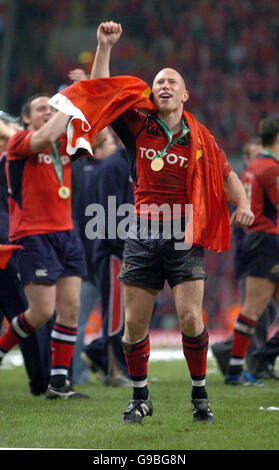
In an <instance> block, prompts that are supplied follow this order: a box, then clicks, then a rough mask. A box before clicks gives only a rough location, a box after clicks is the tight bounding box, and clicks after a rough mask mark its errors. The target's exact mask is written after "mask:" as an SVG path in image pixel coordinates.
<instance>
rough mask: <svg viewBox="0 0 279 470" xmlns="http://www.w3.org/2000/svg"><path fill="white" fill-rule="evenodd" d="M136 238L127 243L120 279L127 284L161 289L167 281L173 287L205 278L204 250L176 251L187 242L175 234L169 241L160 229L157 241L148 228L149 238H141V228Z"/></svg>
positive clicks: (196, 248) (135, 234)
mask: <svg viewBox="0 0 279 470" xmlns="http://www.w3.org/2000/svg"><path fill="white" fill-rule="evenodd" d="M133 235H134V236H133V237H129V238H128V239H127V240H126V242H125V247H124V252H123V262H122V265H121V268H120V272H119V274H118V279H119V280H120V281H122V282H123V283H125V284H130V285H134V286H139V287H145V288H151V289H156V290H162V289H163V288H164V283H165V281H167V282H168V284H169V286H170V288H173V287H174V286H175V285H177V284H180V283H181V282H184V281H189V280H192V279H206V269H205V262H204V248H202V247H198V246H192V247H191V248H189V249H177V247H178V246H180V247H181V244H182V242H183V241H184V235H182V238H180V239H179V238H177V236H175V235H174V234H173V233H172V234H171V236H170V238H169V239H166V238H165V236H164V232H163V228H162V227H161V226H159V230H158V233H157V238H155V237H154V233H151V229H150V227H149V228H148V233H147V236H145V237H144V238H143V237H141V234H140V231H139V226H138V227H137V228H136V229H135V233H134V234H133Z"/></svg>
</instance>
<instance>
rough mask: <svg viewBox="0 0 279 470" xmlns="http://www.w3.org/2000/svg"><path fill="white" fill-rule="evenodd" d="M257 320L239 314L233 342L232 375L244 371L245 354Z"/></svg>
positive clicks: (230, 363)
mask: <svg viewBox="0 0 279 470" xmlns="http://www.w3.org/2000/svg"><path fill="white" fill-rule="evenodd" d="M256 324H257V322H256V321H254V320H250V319H249V318H247V317H245V316H244V315H242V314H241V313H240V314H239V316H238V318H237V320H236V322H235V325H234V332H233V344H232V351H231V356H230V361H229V370H228V373H229V374H230V375H236V374H239V373H240V372H241V371H242V367H243V364H244V359H245V355H246V352H247V349H248V347H249V345H250V342H251V340H252V336H253V334H254V332H255V328H256Z"/></svg>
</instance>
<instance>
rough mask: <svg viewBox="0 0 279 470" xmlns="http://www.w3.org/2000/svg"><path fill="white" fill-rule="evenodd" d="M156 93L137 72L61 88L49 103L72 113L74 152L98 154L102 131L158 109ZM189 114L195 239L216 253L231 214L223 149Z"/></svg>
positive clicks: (224, 242) (223, 244)
mask: <svg viewBox="0 0 279 470" xmlns="http://www.w3.org/2000/svg"><path fill="white" fill-rule="evenodd" d="M150 93H151V90H150V88H149V87H148V85H147V84H146V83H145V82H144V81H142V80H140V79H139V78H136V77H131V76H118V77H111V78H96V79H92V80H82V81H80V82H77V83H75V84H73V85H71V86H69V87H67V88H65V89H64V90H63V91H61V92H60V93H57V94H56V95H55V96H53V97H52V98H51V99H50V101H49V103H50V104H51V105H52V106H54V107H55V108H57V109H58V110H60V111H62V112H63V113H65V114H68V115H69V116H71V120H70V122H69V124H68V129H67V135H68V146H67V151H68V153H69V154H70V155H72V154H74V153H75V152H76V150H77V149H78V148H85V149H87V150H88V151H89V152H90V153H91V154H92V149H91V147H92V145H93V143H94V140H95V137H96V135H97V133H98V132H100V131H101V130H102V129H104V127H106V126H108V125H109V124H111V123H112V122H113V121H114V120H115V119H116V118H117V117H119V116H120V115H121V114H122V113H123V112H124V111H126V110H127V109H136V108H137V109H144V110H145V111H156V107H155V105H154V103H153V102H152V101H151V100H150V99H149V96H150ZM183 115H184V118H185V120H186V122H187V125H188V126H189V129H190V136H191V139H190V159H189V165H188V167H187V172H186V191H187V198H188V203H189V204H193V243H194V244H195V245H200V246H203V247H205V248H207V249H209V250H212V251H216V252H220V251H223V250H227V249H229V243H230V227H229V214H228V206H227V202H226V198H225V193H224V184H223V175H222V168H221V162H220V158H219V151H218V149H217V147H216V144H215V142H214V139H213V137H212V136H211V134H210V132H209V130H208V129H207V128H206V127H205V126H203V125H202V124H201V123H199V122H198V121H197V120H196V118H195V117H194V116H193V114H191V113H189V112H187V111H184V112H183ZM200 148H201V149H202V158H200V159H199V160H198V159H197V155H198V150H199V149H200ZM186 241H187V240H186Z"/></svg>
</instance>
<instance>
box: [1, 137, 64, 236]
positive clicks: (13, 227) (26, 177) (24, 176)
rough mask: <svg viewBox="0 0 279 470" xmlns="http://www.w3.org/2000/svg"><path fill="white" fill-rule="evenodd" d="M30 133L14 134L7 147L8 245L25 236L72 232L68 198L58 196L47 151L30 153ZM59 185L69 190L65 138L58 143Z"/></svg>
mask: <svg viewBox="0 0 279 470" xmlns="http://www.w3.org/2000/svg"><path fill="white" fill-rule="evenodd" d="M31 135H32V132H30V131H27V130H23V131H19V132H17V133H16V134H15V135H14V136H13V137H12V138H11V139H10V140H9V143H8V148H7V152H8V154H7V163H6V175H7V181H8V186H9V196H10V197H9V215H10V233H9V238H10V240H11V241H13V240H16V239H17V238H20V237H25V236H27V235H35V234H40V233H50V232H56V231H62V230H70V229H72V228H73V223H72V209H71V198H70V197H69V198H68V199H61V198H60V197H59V196H58V190H59V188H60V183H59V181H58V178H57V176H56V173H55V169H54V166H53V163H52V159H51V156H50V154H49V152H48V150H44V151H42V152H39V153H38V154H37V155H34V154H32V153H31V150H30V138H31ZM59 142H60V145H59V153H60V159H61V162H62V168H63V185H65V186H68V188H71V162H70V157H69V156H68V155H67V153H66V143H67V140H66V134H65V135H62V136H61V138H60V139H59Z"/></svg>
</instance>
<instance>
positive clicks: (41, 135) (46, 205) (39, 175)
mask: <svg viewBox="0 0 279 470" xmlns="http://www.w3.org/2000/svg"><path fill="white" fill-rule="evenodd" d="M48 100H49V96H47V95H46V94H38V95H35V96H33V97H31V98H30V99H28V100H27V102H26V103H25V105H24V106H23V108H22V115H21V117H22V120H23V123H24V126H25V130H23V131H19V132H17V133H16V134H15V135H14V136H13V137H12V138H11V139H10V140H9V144H8V149H7V150H8V154H7V168H6V174H7V181H8V185H9V215H10V240H11V241H13V242H15V243H17V244H19V240H20V245H22V246H23V247H24V248H23V249H22V250H20V253H18V256H16V264H17V269H18V272H19V274H20V278H21V282H22V284H23V286H24V291H25V294H26V297H27V300H28V309H27V310H26V311H25V312H22V313H21V314H20V315H19V316H17V317H15V318H14V319H13V320H12V322H11V325H10V327H9V328H8V330H7V331H6V332H5V333H4V335H3V336H2V337H1V338H0V359H1V358H3V356H4V354H6V353H7V352H8V351H9V350H10V349H11V348H12V347H13V346H14V345H15V344H18V343H19V342H21V341H22V340H23V339H24V338H26V337H28V336H29V335H31V334H32V332H33V331H35V330H36V329H37V328H39V327H40V326H42V325H43V324H45V323H46V322H47V321H48V320H49V319H50V318H51V317H52V316H53V314H54V312H55V311H56V313H57V316H56V321H55V323H54V326H53V330H52V333H51V350H52V365H51V371H50V382H49V386H48V390H47V392H46V397H47V398H58V397H61V398H84V397H86V395H82V394H79V393H77V392H75V391H74V390H73V389H72V388H71V387H70V386H69V383H68V381H67V377H68V369H69V366H70V362H71V358H72V354H73V349H74V345H75V339H76V329H77V320H78V315H79V297H80V285H81V276H83V275H85V274H86V268H85V260H84V252H83V248H82V245H81V242H80V240H79V239H78V238H77V237H76V235H75V234H74V232H73V224H72V218H71V167H70V159H69V156H68V155H67V154H66V151H65V143H66V140H65V136H63V133H64V130H65V126H66V124H67V121H68V117H67V116H65V115H64V114H63V113H60V112H55V110H54V109H53V108H52V107H51V106H50V105H49V104H48Z"/></svg>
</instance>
